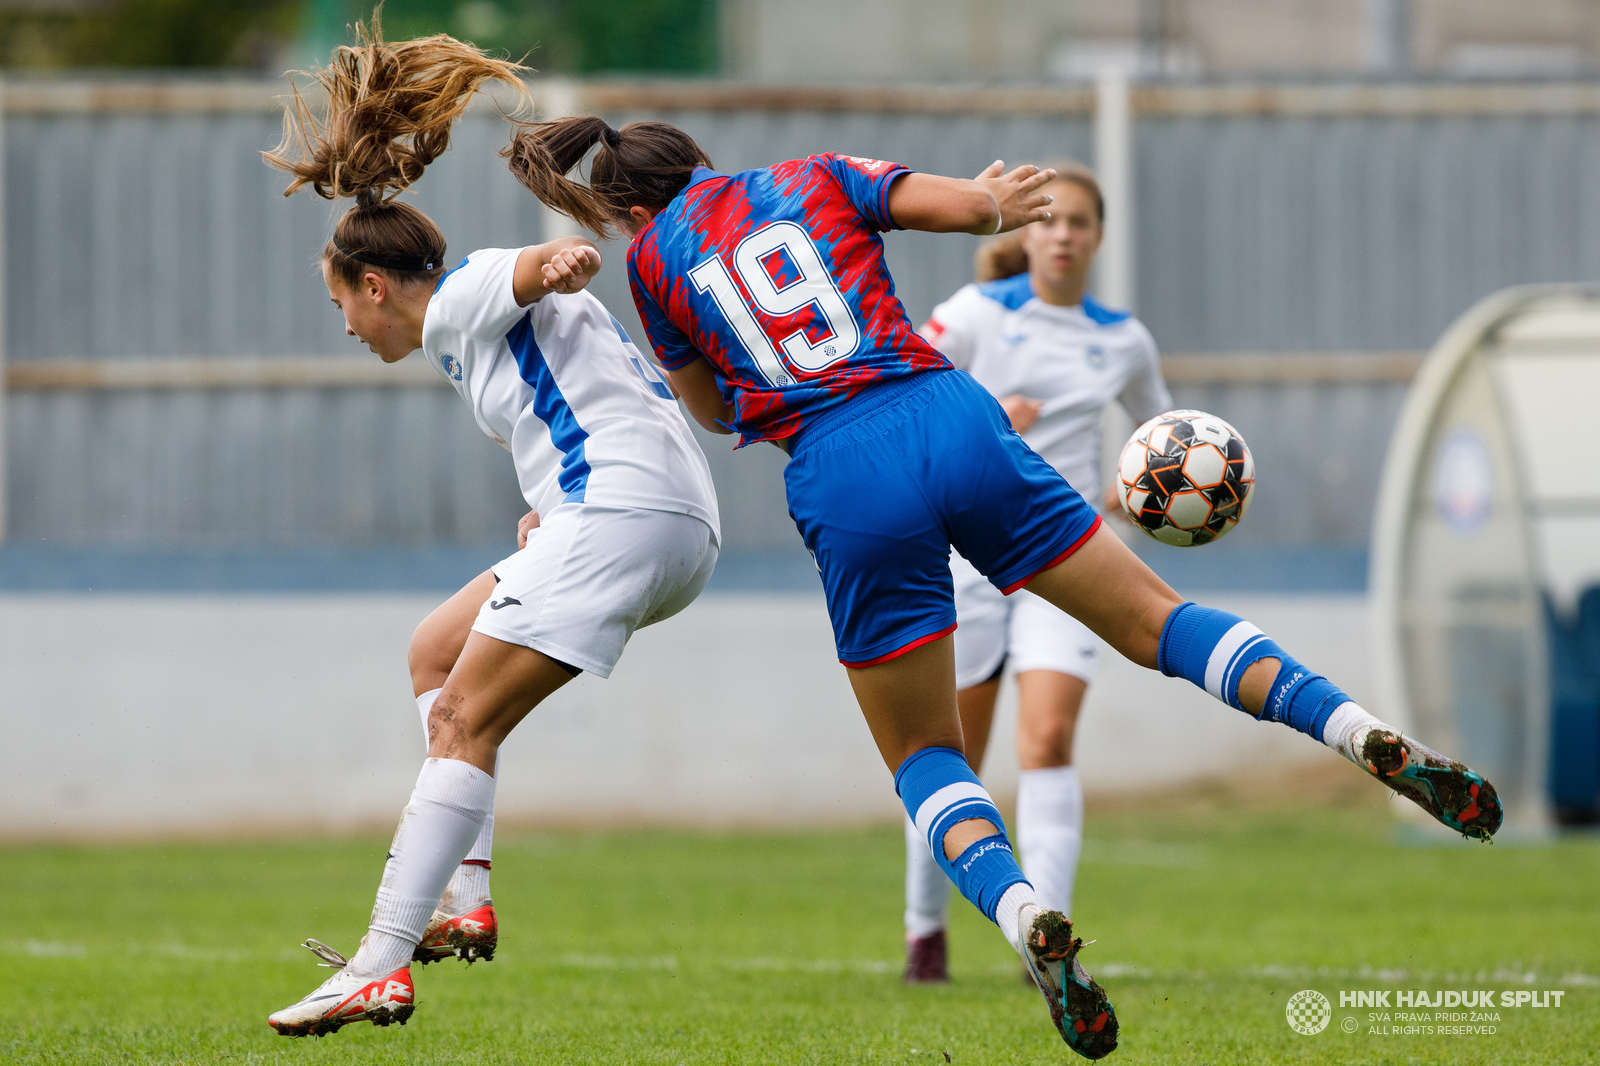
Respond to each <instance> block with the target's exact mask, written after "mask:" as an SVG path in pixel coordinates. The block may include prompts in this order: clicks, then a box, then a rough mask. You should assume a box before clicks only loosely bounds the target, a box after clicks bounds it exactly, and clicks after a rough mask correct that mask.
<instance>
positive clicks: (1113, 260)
mask: <svg viewBox="0 0 1600 1066" xmlns="http://www.w3.org/2000/svg"><path fill="white" fill-rule="evenodd" d="M1129 96H1130V87H1129V79H1128V70H1127V68H1125V67H1122V66H1118V65H1107V66H1104V67H1102V68H1100V73H1099V75H1098V76H1097V77H1096V78H1095V91H1094V168H1095V172H1096V173H1097V174H1098V176H1099V178H1100V187H1101V189H1102V191H1103V192H1104V193H1105V198H1106V228H1105V240H1104V241H1103V242H1102V243H1101V245H1100V254H1099V256H1098V257H1097V258H1098V262H1097V263H1096V265H1095V277H1094V288H1095V295H1096V296H1098V297H1099V298H1100V300H1101V302H1102V303H1104V304H1106V305H1107V306H1109V307H1116V308H1122V309H1125V310H1129V311H1131V310H1133V309H1134V304H1135V303H1136V296H1137V294H1136V292H1135V291H1134V262H1133V247H1134V245H1133V240H1134V224H1135V218H1134V208H1133V107H1132V101H1131V100H1130V99H1129Z"/></svg>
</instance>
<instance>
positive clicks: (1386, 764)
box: [1361, 729, 1504, 840]
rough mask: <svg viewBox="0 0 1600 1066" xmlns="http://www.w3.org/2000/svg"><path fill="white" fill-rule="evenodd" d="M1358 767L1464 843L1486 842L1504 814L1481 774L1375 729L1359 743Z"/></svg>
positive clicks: (1397, 735)
mask: <svg viewBox="0 0 1600 1066" xmlns="http://www.w3.org/2000/svg"><path fill="white" fill-rule="evenodd" d="M1361 763H1362V765H1363V766H1365V767H1366V769H1367V771H1368V772H1369V773H1371V774H1372V776H1374V777H1376V778H1377V779H1378V780H1379V781H1382V782H1383V783H1384V784H1386V785H1388V786H1389V787H1390V788H1392V789H1394V790H1395V791H1396V792H1398V793H1400V795H1402V796H1404V797H1406V798H1407V799H1409V800H1410V801H1411V802H1413V803H1415V804H1416V805H1417V806H1419V807H1421V808H1422V809H1423V810H1425V811H1427V812H1428V813H1429V814H1431V815H1433V816H1434V817H1435V818H1437V819H1438V820H1439V821H1440V822H1443V823H1444V824H1445V825H1447V826H1449V827H1450V828H1451V829H1454V830H1455V831H1456V832H1458V833H1460V834H1461V835H1462V836H1464V837H1470V838H1475V839H1477V840H1488V839H1489V838H1490V837H1492V836H1494V834H1495V831H1496V830H1498V829H1499V828H1500V820H1501V818H1502V817H1504V811H1502V810H1501V807H1500V797H1499V796H1497V795H1496V794H1495V791H1494V786H1493V785H1491V784H1489V782H1487V781H1485V780H1484V779H1483V776H1482V775H1481V774H1478V773H1476V772H1475V771H1473V770H1469V769H1468V768H1467V767H1465V766H1463V765H1462V764H1461V763H1458V762H1456V761H1455V760H1454V759H1449V758H1446V757H1445V756H1443V755H1440V754H1439V753H1438V752H1436V751H1434V750H1433V749H1432V748H1429V747H1426V746H1425V745H1423V744H1419V743H1418V742H1417V741H1415V740H1412V739H1411V738H1410V737H1408V736H1406V735H1404V734H1403V733H1399V732H1396V731H1394V730H1390V729H1373V730H1372V731H1370V732H1369V733H1367V735H1366V737H1365V738H1363V739H1362V742H1361Z"/></svg>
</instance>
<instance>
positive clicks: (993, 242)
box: [972, 229, 1028, 285]
mask: <svg viewBox="0 0 1600 1066" xmlns="http://www.w3.org/2000/svg"><path fill="white" fill-rule="evenodd" d="M1027 270H1028V253H1027V250H1026V249H1024V248H1023V247H1022V231H1021V230H1020V229H1017V230H1012V231H1011V232H1010V233H1003V234H1001V235H1000V236H998V237H991V238H990V239H989V240H986V241H984V242H983V243H982V244H980V245H978V250H977V251H976V252H974V253H972V274H973V279H974V280H975V281H977V283H978V284H979V285H982V284H983V283H984V282H986V281H1000V280H1001V279H1003V278H1012V277H1016V276H1017V275H1018V274H1024V273H1027Z"/></svg>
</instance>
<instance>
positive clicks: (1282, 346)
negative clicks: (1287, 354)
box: [1135, 116, 1600, 351]
mask: <svg viewBox="0 0 1600 1066" xmlns="http://www.w3.org/2000/svg"><path fill="white" fill-rule="evenodd" d="M1136 141H1137V148H1136V151H1137V158H1136V170H1135V173H1136V181H1137V184H1138V200H1139V203H1138V207H1139V223H1138V226H1139V230H1138V235H1137V242H1138V256H1137V261H1138V273H1139V287H1138V291H1139V313H1140V316H1141V317H1142V318H1143V319H1144V320H1145V322H1146V323H1147V324H1148V325H1149V326H1150V328H1151V330H1152V331H1153V332H1154V333H1155V335H1156V337H1157V338H1158V339H1159V340H1160V341H1161V343H1162V344H1163V346H1164V347H1166V348H1168V349H1172V350H1180V351H1228V350H1249V351H1284V350H1287V351H1302V350H1314V349H1323V350H1355V349H1396V348H1424V347H1427V346H1429V345H1431V344H1432V343H1433V341H1434V340H1435V339H1436V338H1437V337H1438V335H1439V333H1440V332H1441V331H1442V330H1443V329H1444V328H1445V327H1446V326H1447V325H1449V323H1450V322H1451V321H1452V320H1453V319H1454V318H1455V317H1456V316H1457V315H1459V314H1460V313H1461V312H1462V311H1463V310H1464V309H1465V308H1467V307H1468V306H1470V305H1471V304H1472V303H1473V302H1475V301H1476V300H1478V299H1479V298H1481V297H1482V296H1485V295H1487V294H1488V293H1490V292H1493V291H1495V290H1497V289H1500V288H1504V287H1505V286H1508V285H1516V284H1524V283H1531V282H1545V281H1573V280H1581V279H1587V278H1593V277H1596V276H1597V275H1600V229H1597V226H1600V185H1597V184H1596V183H1595V182H1593V181H1590V180H1588V175H1589V174H1591V173H1593V171H1592V169H1590V164H1592V163H1593V162H1595V161H1596V160H1597V156H1600V119H1597V118H1594V117H1588V116H1585V117H1541V116H1516V117H1503V116H1502V117H1476V116H1445V117H1423V118H1418V117H1394V116H1385V117H1359V118H1342V117H1340V118H1330V117H1310V118H1308V117H1264V116H1250V117H1223V118H1204V117H1200V118H1196V117H1182V118H1175V117H1152V118H1145V119H1141V120H1140V122H1139V124H1138V127H1137V135H1136Z"/></svg>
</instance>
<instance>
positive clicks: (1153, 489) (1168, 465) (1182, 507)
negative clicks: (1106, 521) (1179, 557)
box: [1117, 411, 1256, 548]
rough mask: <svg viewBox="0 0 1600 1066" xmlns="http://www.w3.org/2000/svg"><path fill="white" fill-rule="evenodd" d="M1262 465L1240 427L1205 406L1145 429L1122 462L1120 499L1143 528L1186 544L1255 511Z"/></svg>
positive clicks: (1222, 531)
mask: <svg viewBox="0 0 1600 1066" xmlns="http://www.w3.org/2000/svg"><path fill="white" fill-rule="evenodd" d="M1255 480H1256V464H1255V460H1254V459H1252V458H1251V457H1250V449H1249V447H1248V446H1246V445H1245V442H1244V438H1243V437H1241V436H1239V431H1238V430H1236V429H1234V428H1233V427H1232V426H1230V425H1228V423H1226V422H1224V421H1223V420H1222V419H1220V418H1218V417H1217V416H1215V415H1208V414H1206V413H1205V412H1204V411H1168V412H1167V413H1166V414H1164V415H1157V416H1156V417H1155V418H1152V419H1151V420H1150V421H1148V422H1146V423H1145V424H1144V425H1142V426H1140V427H1139V428H1138V430H1137V431H1135V432H1134V434H1133V436H1132V437H1131V438H1129V440H1128V443H1127V444H1126V445H1125V446H1124V447H1123V449H1122V458H1121V459H1120V460H1119V461H1118V463H1117V496H1118V498H1119V499H1121V500H1122V509H1123V510H1125V511H1127V512H1128V517H1130V518H1132V519H1133V521H1134V523H1135V524H1136V525H1138V527H1139V528H1140V529H1142V530H1144V531H1145V532H1146V533H1148V534H1150V535H1151V536H1152V537H1154V538H1156V539H1157V540H1159V541H1161V543H1163V544H1172V545H1176V546H1177V547H1181V548H1187V547H1190V546H1191V545H1196V544H1209V543H1211V542H1212V541H1214V540H1217V539H1218V538H1220V537H1225V536H1227V535H1228V533H1229V532H1230V531H1231V530H1232V529H1233V528H1234V527H1235V526H1237V525H1238V524H1239V522H1240V521H1241V520H1243V518H1244V516H1245V512H1246V511H1248V510H1250V494H1251V492H1252V491H1253V490H1254V488H1255Z"/></svg>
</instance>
